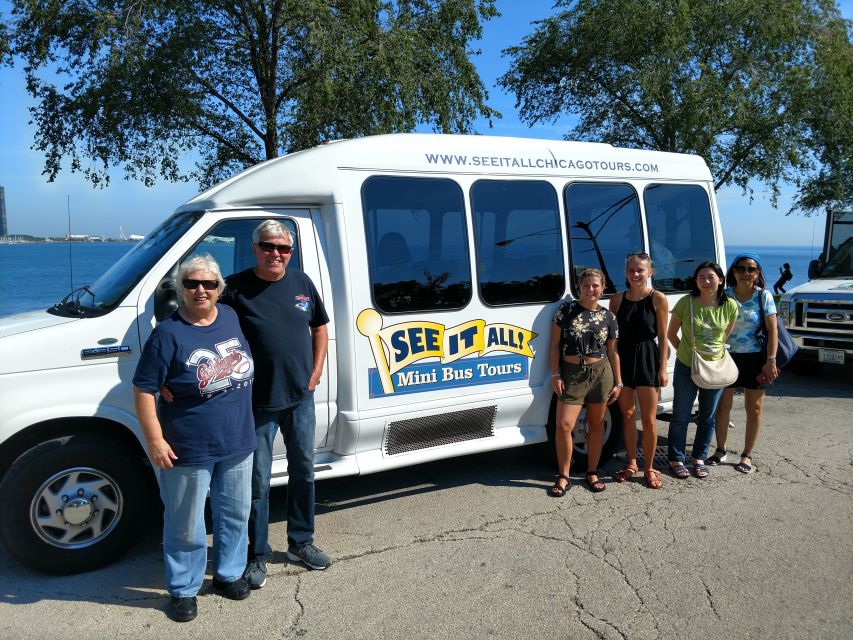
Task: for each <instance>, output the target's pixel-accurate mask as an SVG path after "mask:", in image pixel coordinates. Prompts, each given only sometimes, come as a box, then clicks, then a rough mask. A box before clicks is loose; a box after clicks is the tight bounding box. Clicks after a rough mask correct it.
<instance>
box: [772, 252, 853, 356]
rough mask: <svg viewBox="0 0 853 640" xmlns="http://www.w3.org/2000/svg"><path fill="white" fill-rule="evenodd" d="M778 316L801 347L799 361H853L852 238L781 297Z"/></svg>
mask: <svg viewBox="0 0 853 640" xmlns="http://www.w3.org/2000/svg"><path fill="white" fill-rule="evenodd" d="M779 315H780V317H781V318H782V319H784V321H785V326H786V327H787V329H788V332H789V333H790V334H791V337H793V338H794V341H795V342H796V343H797V346H799V347H800V351H799V353H798V356H797V359H798V360H799V361H800V362H803V361H804V360H809V359H811V360H814V359H817V361H818V362H826V363H832V364H845V363H849V362H853V237H851V238H848V239H847V240H845V241H844V243H843V244H841V246H840V247H838V249H836V251H835V253H833V254H832V257H831V258H830V259H829V262H827V263H826V265H824V266H823V268H822V269H820V270H819V272H818V274H817V276H816V277H814V278H812V279H811V280H809V281H808V282H807V283H805V284H802V285H800V286H799V287H796V288H794V289H791V290H790V291H788V292H787V293H785V295H783V296H782V299H781V301H780V304H779Z"/></svg>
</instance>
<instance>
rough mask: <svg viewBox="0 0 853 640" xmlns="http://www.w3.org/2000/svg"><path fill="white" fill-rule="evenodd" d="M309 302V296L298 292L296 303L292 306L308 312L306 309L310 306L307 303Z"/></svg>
mask: <svg viewBox="0 0 853 640" xmlns="http://www.w3.org/2000/svg"><path fill="white" fill-rule="evenodd" d="M310 302H311V298H309V297H308V296H305V295H302V294H299V295H298V296H296V304H295V305H294V306H295V307H296V308H297V309H299V310H300V311H304V312H305V313H308V309H309V308H310V305H309V303H310Z"/></svg>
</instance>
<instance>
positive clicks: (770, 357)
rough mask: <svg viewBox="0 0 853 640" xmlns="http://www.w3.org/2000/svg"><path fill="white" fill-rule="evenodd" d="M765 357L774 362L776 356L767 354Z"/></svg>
mask: <svg viewBox="0 0 853 640" xmlns="http://www.w3.org/2000/svg"><path fill="white" fill-rule="evenodd" d="M767 359H768V360H769V361H770V362H776V356H767Z"/></svg>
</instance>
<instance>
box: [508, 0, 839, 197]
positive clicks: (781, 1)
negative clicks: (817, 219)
mask: <svg viewBox="0 0 853 640" xmlns="http://www.w3.org/2000/svg"><path fill="white" fill-rule="evenodd" d="M556 8H557V9H558V10H559V11H558V12H557V13H556V14H555V15H554V16H553V17H551V18H548V19H546V20H543V21H541V22H539V23H538V24H537V27H536V29H535V30H534V31H533V33H532V34H531V35H530V36H528V37H527V38H525V40H524V41H523V43H522V44H521V45H520V46H517V47H513V48H510V49H508V50H507V52H506V53H507V54H508V55H509V57H510V59H511V66H510V69H509V71H508V72H507V73H506V74H505V75H504V76H503V77H502V78H501V79H500V84H501V85H502V86H503V87H504V88H506V89H508V90H511V91H513V92H514V93H515V95H516V96H517V106H519V107H520V114H521V118H522V120H524V121H526V122H527V123H528V124H531V125H533V124H536V123H539V122H543V121H553V120H555V119H556V118H557V117H558V116H560V115H561V114H564V113H569V114H574V115H576V116H578V117H579V120H578V124H577V126H576V127H574V129H573V130H572V131H570V132H569V133H568V135H567V136H566V137H569V138H575V139H581V140H597V141H603V142H610V143H612V144H615V145H619V146H625V147H633V148H650V149H657V150H661V151H674V152H682V153H696V154H698V155H701V156H703V157H704V158H705V159H706V161H707V162H708V163H709V165H710V167H711V170H712V171H713V173H714V176H715V180H716V183H715V187H716V188H719V187H721V186H723V185H729V184H736V185H739V186H740V187H742V188H743V189H744V190H746V191H749V192H750V193H751V188H750V186H749V185H750V182H751V181H752V180H756V179H757V180H760V181H762V182H764V183H765V184H766V185H768V186H769V187H770V189H771V194H772V198H773V202H774V203H775V202H776V200H777V198H778V194H779V185H780V184H781V183H783V182H786V181H792V180H795V179H796V178H797V177H798V176H801V175H803V173H804V172H808V171H809V170H810V169H813V168H814V155H813V154H812V153H811V152H810V146H809V145H810V144H812V143H813V134H815V131H816V130H815V131H813V130H812V128H811V127H809V126H808V124H807V119H808V117H809V114H810V113H811V114H812V117H813V122H814V124H815V126H816V127H817V128H819V127H820V126H821V123H820V117H818V116H819V115H820V114H819V111H820V108H812V107H809V106H808V100H807V99H806V96H807V95H808V93H809V91H810V90H811V89H810V87H812V86H813V79H814V78H815V77H816V74H817V73H818V71H820V70H821V69H823V68H824V65H825V64H826V61H825V60H823V59H822V58H821V56H819V55H815V51H816V50H817V49H818V47H817V39H816V38H817V34H819V33H824V34H829V33H832V34H835V35H836V36H837V35H838V33H839V31H840V33H841V34H842V36H843V38H845V39H847V42H848V44H849V38H847V26H846V24H845V22H844V21H843V20H842V19H841V17H840V14H839V12H838V9H837V7H836V6H835V4H834V2H831V1H830V0H715V1H713V2H710V1H708V2H693V1H691V0H557V1H556ZM834 77H836V78H837V77H838V76H837V75H835V76H834ZM846 85H847V88H846V91H847V98H846V99H847V100H849V91H850V76H849V75H848V76H847V82H846ZM830 93H831V92H830ZM839 97H840V94H839ZM848 148H849V146H848ZM817 155H818V156H820V153H818V154H817Z"/></svg>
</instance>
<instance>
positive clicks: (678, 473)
mask: <svg viewBox="0 0 853 640" xmlns="http://www.w3.org/2000/svg"><path fill="white" fill-rule="evenodd" d="M669 470H670V471H671V472H672V475H674V476H675V477H676V478H678V479H680V480H684V479H685V478H689V477H690V472H689V471H688V470H687V467H685V466H684V465H683V464H681V463H679V464H677V465H675V466H674V467H672V466H671V467H670V468H669Z"/></svg>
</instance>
